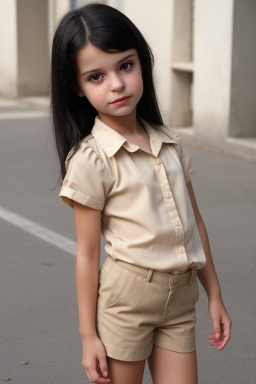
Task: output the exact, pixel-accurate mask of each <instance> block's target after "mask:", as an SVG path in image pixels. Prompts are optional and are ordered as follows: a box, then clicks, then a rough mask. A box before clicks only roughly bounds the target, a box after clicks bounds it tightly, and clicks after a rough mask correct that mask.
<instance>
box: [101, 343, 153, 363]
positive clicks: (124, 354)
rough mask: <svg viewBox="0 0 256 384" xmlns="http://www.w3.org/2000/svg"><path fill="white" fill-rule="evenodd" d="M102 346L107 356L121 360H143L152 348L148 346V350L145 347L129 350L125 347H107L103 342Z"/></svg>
mask: <svg viewBox="0 0 256 384" xmlns="http://www.w3.org/2000/svg"><path fill="white" fill-rule="evenodd" d="M103 344H104V343H103ZM104 346H105V349H106V354H107V356H108V357H112V358H113V359H117V360H122V361H139V360H145V359H146V358H147V357H149V356H150V355H151V352H152V348H150V350H149V349H148V348H147V349H141V350H140V351H136V352H131V351H127V350H126V349H119V348H113V347H108V346H107V345H105V344H104Z"/></svg>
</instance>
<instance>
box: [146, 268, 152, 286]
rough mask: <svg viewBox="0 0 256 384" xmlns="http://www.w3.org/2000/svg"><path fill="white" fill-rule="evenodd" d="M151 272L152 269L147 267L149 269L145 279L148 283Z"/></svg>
mask: <svg viewBox="0 0 256 384" xmlns="http://www.w3.org/2000/svg"><path fill="white" fill-rule="evenodd" d="M152 274H153V269H149V270H148V275H147V277H146V281H147V282H148V283H150V280H151V277H152Z"/></svg>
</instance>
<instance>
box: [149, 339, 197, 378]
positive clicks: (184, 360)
mask: <svg viewBox="0 0 256 384" xmlns="http://www.w3.org/2000/svg"><path fill="white" fill-rule="evenodd" d="M148 365H149V369H150V373H151V377H152V380H153V383H154V384H173V383H175V384H197V383H198V374H197V357H196V351H194V352H189V353H179V352H173V351H170V350H168V349H165V348H161V347H159V346H157V345H154V346H153V350H152V353H151V355H150V356H149V357H148Z"/></svg>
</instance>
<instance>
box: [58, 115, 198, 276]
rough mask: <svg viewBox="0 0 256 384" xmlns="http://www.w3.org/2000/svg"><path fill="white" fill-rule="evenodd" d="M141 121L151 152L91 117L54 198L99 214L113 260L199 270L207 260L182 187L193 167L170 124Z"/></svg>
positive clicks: (170, 269)
mask: <svg viewBox="0 0 256 384" xmlns="http://www.w3.org/2000/svg"><path fill="white" fill-rule="evenodd" d="M139 119H140V122H141V124H142V125H143V127H144V129H145V130H146V132H147V134H148V136H149V138H150V145H151V150H152V153H150V152H148V151H146V150H144V149H142V148H140V147H139V146H137V145H135V144H133V143H131V142H129V140H127V139H126V138H125V137H124V136H123V135H121V134H119V133H118V132H117V131H116V130H114V129H113V128H111V127H109V126H107V125H106V124H104V123H103V122H102V121H101V120H100V119H99V117H98V116H97V117H96V118H95V124H94V126H93V129H92V131H91V134H89V135H88V136H86V137H85V138H84V139H83V140H82V144H81V147H80V148H79V150H78V151H77V153H76V154H75V155H74V156H73V157H71V154H72V152H73V149H72V150H71V151H70V153H69V155H68V156H67V159H66V170H67V173H66V176H65V178H64V180H63V183H62V188H61V190H60V194H59V196H60V198H61V199H62V200H63V201H64V202H65V203H66V204H67V205H69V206H70V207H72V206H73V200H75V201H77V202H79V203H81V204H84V205H86V206H88V207H91V208H94V209H98V210H101V211H102V226H101V230H102V235H103V237H104V238H105V239H106V240H107V244H106V245H105V250H106V252H107V253H108V254H109V255H110V256H111V257H113V258H114V259H116V258H118V259H120V260H124V261H126V262H128V263H132V264H136V265H139V266H143V267H146V268H152V269H156V270H158V271H161V272H169V273H170V272H172V273H182V272H184V271H186V270H187V269H188V268H196V269H200V268H202V267H203V266H204V265H205V263H206V258H205V254H204V250H203V247H202V243H201V239H200V236H199V232H198V229H197V225H196V220H195V215H194V212H193V208H192V205H191V202H190V198H189V194H188V191H187V188H186V183H188V182H189V181H190V179H191V177H192V175H194V174H195V172H196V171H195V165H194V164H193V163H192V161H191V159H190V157H189V154H188V151H187V149H186V148H185V147H184V144H182V143H181V140H180V137H179V136H178V135H177V133H176V132H175V131H174V130H173V129H172V128H169V127H167V126H165V125H161V126H157V125H156V126H155V127H153V126H152V125H150V124H148V123H147V122H146V121H145V120H144V119H142V118H139ZM70 157H71V160H70Z"/></svg>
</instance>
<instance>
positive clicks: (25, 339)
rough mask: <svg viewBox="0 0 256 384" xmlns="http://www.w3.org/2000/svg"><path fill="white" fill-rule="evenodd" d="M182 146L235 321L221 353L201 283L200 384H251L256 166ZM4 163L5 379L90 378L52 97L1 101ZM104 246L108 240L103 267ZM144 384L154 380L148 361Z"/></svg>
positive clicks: (0, 211)
mask: <svg viewBox="0 0 256 384" xmlns="http://www.w3.org/2000/svg"><path fill="white" fill-rule="evenodd" d="M39 104H40V105H39ZM186 146H187V148H188V151H189V153H190V155H191V158H192V159H193V161H194V163H195V164H196V167H197V173H196V175H195V176H194V177H193V179H192V185H193V188H194V192H195V196H196V199H197V203H198V207H199V210H200V212H201V215H202V217H203V219H204V222H205V224H206V228H207V231H208V236H209V241H210V246H211V251H212V255H213V259H214V263H215V267H216V270H217V274H218V277H219V280H220V284H221V289H222V296H223V300H224V303H225V305H226V307H227V310H228V312H229V315H230V317H231V319H232V321H233V325H232V336H231V340H230V341H229V343H228V345H227V346H226V347H225V348H224V350H222V351H218V350H217V348H215V347H210V346H209V344H208V335H209V333H210V332H211V330H212V325H211V321H210V318H209V315H208V308H207V298H206V295H205V293H204V290H203V288H202V287H201V285H200V287H199V288H200V299H199V302H198V303H197V328H196V340H197V357H198V370H199V384H216V383H219V384H231V383H232V384H255V382H256V366H255V355H254V353H255V331H256V329H255V328H256V326H255V318H256V305H255V295H256V287H255V275H256V262H255V256H256V236H255V227H256V193H255V190H256V189H255V187H256V167H255V162H253V161H249V160H246V159H244V158H241V157H238V156H234V155H232V156H231V155H228V154H224V153H214V152H211V151H209V150H202V149H201V148H198V147H197V148H196V147H193V146H192V145H189V143H187V144H186ZM0 159H1V163H0V164H1V165H0V179H1V190H0V197H1V203H0V233H1V254H0V265H1V267H0V303H1V311H0V324H1V326H0V329H1V331H0V332H1V343H0V356H1V358H0V381H2V380H3V379H4V378H6V380H7V379H8V378H9V379H10V380H11V382H12V383H15V384H27V383H33V384H45V383H48V384H65V383H68V384H71V383H72V384H73V383H74V384H78V383H79V384H81V383H89V380H88V379H87V376H86V373H85V372H84V370H83V367H82V365H81V360H82V345H81V340H80V335H79V332H78V311H77V302H76V286H75V239H76V234H75V225H74V217H73V211H72V209H70V208H69V207H67V206H66V205H64V203H63V202H62V201H61V200H60V198H59V197H58V193H59V189H60V180H59V168H58V162H57V157H56V154H55V152H54V145H53V135H52V132H51V128H50V121H49V115H48V102H47V100H46V99H44V98H42V99H41V100H40V102H39V100H35V99H34V100H31V99H30V100H28V99H27V100H22V101H21V102H17V103H15V102H14V101H13V102H12V101H11V100H0ZM104 244H105V240H104V239H102V241H101V247H102V254H101V264H102V263H103V262H104V260H105V258H106V254H105V252H104V249H103V247H104ZM22 362H27V363H28V364H21V363H22ZM143 384H152V380H151V377H150V373H149V369H148V365H147V364H146V368H145V372H144V379H143Z"/></svg>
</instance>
